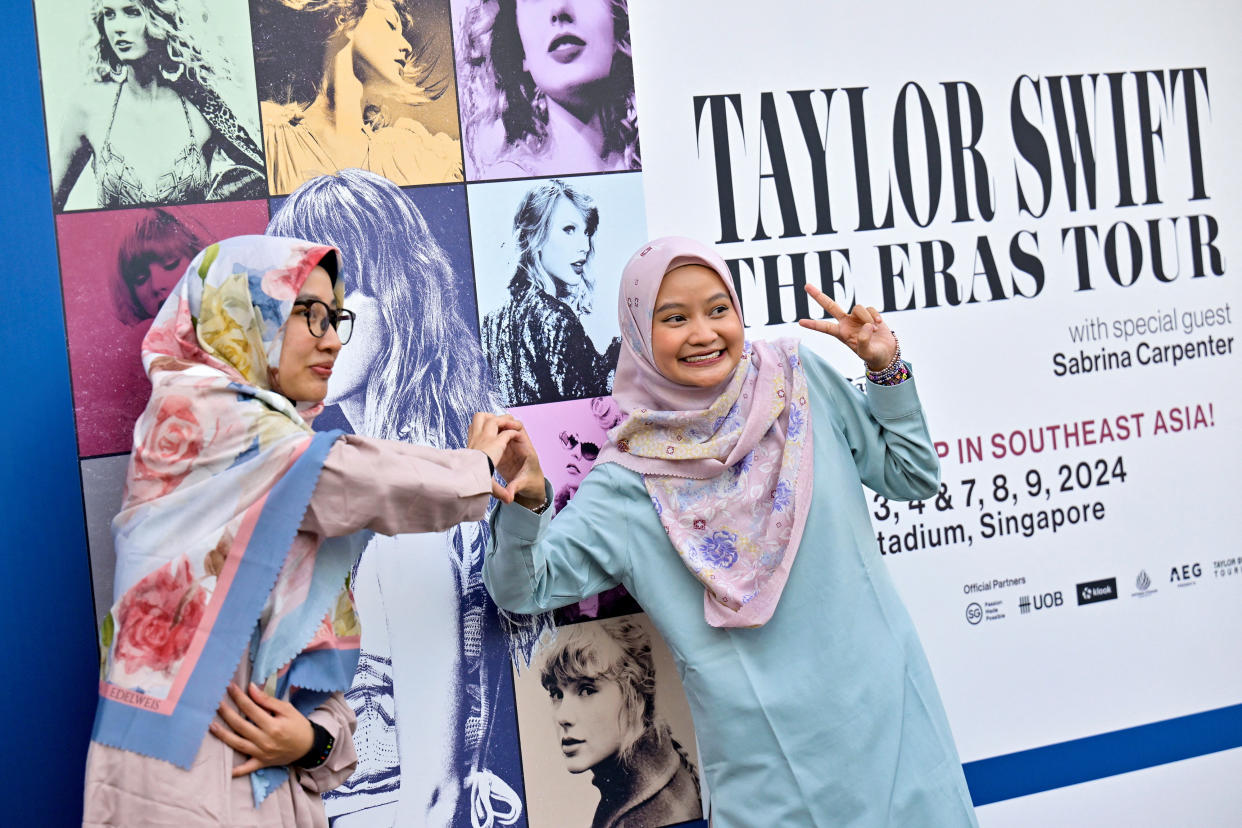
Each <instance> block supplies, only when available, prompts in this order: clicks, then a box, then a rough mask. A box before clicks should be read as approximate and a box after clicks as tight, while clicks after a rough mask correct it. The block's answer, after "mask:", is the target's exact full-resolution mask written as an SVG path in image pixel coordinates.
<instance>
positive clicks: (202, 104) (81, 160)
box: [35, 0, 267, 212]
mask: <svg viewBox="0 0 1242 828" xmlns="http://www.w3.org/2000/svg"><path fill="white" fill-rule="evenodd" d="M35 15H36V22H37V26H38V39H39V60H40V65H41V67H42V78H43V101H44V107H45V111H46V117H47V132H48V147H49V151H50V152H49V155H50V159H51V173H52V198H53V208H54V209H55V210H56V211H57V212H60V211H63V210H84V209H91V208H99V207H104V208H108V207H134V206H138V205H170V204H194V203H199V202H204V201H219V200H226V199H227V200H240V199H247V198H259V197H262V196H263V195H265V194H266V191H267V188H266V185H265V182H264V172H263V157H262V152H261V150H260V147H259V117H258V109H257V107H256V105H255V85H254V61H253V57H252V54H251V43H250V30H249V24H248V10H247V5H246V0H36V2H35Z"/></svg>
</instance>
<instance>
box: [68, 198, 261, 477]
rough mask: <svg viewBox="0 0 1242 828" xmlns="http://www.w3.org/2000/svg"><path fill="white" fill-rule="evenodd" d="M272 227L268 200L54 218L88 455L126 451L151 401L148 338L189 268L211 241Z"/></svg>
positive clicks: (77, 407) (83, 449)
mask: <svg viewBox="0 0 1242 828" xmlns="http://www.w3.org/2000/svg"><path fill="white" fill-rule="evenodd" d="M266 225H267V201H266V200H259V201H243V202H230V203H222V204H200V205H195V206H182V207H146V208H139V209H132V210H111V211H104V212H91V213H66V214H64V215H61V216H59V217H58V218H57V219H56V233H57V238H58V240H59V245H60V274H61V284H62V288H63V291H64V297H65V324H66V329H67V331H68V335H69V369H70V372H71V375H72V377H73V405H74V412H75V416H76V418H77V428H78V453H79V454H80V455H81V456H83V457H92V456H95V455H100V454H114V453H117V452H128V451H129V449H130V445H131V443H132V441H133V430H134V423H135V421H137V419H138V415H139V414H141V413H142V409H143V407H144V406H145V405H146V403H147V398H148V397H149V396H150V395H151V382H150V380H149V379H147V375H146V373H145V372H144V371H143V369H142V354H141V346H142V338H143V337H144V336H145V335H146V333H147V328H149V327H150V326H151V320H152V319H153V318H154V317H155V314H156V312H157V311H158V310H159V308H160V305H161V304H163V302H164V299H165V298H166V297H167V296H168V294H169V293H170V292H172V289H173V288H174V287H175V286H176V284H177V282H178V280H180V278H181V276H182V274H183V273H185V269H186V267H187V266H188V265H189V264H190V260H191V259H193V258H194V256H195V255H196V254H197V253H198V252H199V251H200V250H202V249H203V248H204V247H206V246H207V245H209V244H211V243H212V242H215V241H218V240H219V239H223V238H228V237H229V236H240V235H245V234H249V233H262V232H263V228H264V227H265V226H266Z"/></svg>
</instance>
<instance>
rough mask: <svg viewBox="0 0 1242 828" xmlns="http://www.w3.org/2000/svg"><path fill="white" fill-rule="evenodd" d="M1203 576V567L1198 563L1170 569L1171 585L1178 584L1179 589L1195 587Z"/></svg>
mask: <svg viewBox="0 0 1242 828" xmlns="http://www.w3.org/2000/svg"><path fill="white" fill-rule="evenodd" d="M1202 575H1203V567H1202V566H1200V565H1199V562H1198V561H1195V562H1194V563H1189V564H1181V565H1180V566H1174V567H1171V568H1170V569H1169V583H1171V584H1177V585H1178V586H1179V587H1185V586H1194V585H1195V583H1196V582H1197V581H1198V580H1199V578H1200V577H1201V576H1202Z"/></svg>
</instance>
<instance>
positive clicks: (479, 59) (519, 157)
mask: <svg viewBox="0 0 1242 828" xmlns="http://www.w3.org/2000/svg"><path fill="white" fill-rule="evenodd" d="M462 5H463V9H462V11H461V14H460V17H459V23H458V36H457V43H458V55H457V66H458V77H459V79H460V83H461V85H462V90H461V99H462V103H461V107H462V125H463V131H464V136H465V141H466V149H467V158H466V164H467V173H468V177H469V178H471V179H490V178H526V177H534V176H549V175H567V174H572V173H583V172H605V171H612V170H637V169H640V168H641V162H640V158H639V151H638V122H637V116H636V114H635V110H634V72H633V62H632V60H631V57H630V22H629V9H628V7H627V5H626V2H625V0H465V2H463V4H462Z"/></svg>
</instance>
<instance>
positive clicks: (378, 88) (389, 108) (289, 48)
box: [251, 0, 462, 195]
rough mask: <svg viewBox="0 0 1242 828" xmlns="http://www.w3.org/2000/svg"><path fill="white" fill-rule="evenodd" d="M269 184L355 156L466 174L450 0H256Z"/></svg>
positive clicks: (436, 173) (435, 179) (421, 177)
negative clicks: (456, 85)
mask: <svg viewBox="0 0 1242 828" xmlns="http://www.w3.org/2000/svg"><path fill="white" fill-rule="evenodd" d="M251 8H252V25H253V28H254V43H255V61H256V75H257V78H258V88H259V98H260V100H261V101H262V103H261V108H262V117H263V140H264V150H265V152H266V156H267V168H268V179H269V183H270V186H271V192H272V194H274V195H275V194H281V193H288V192H291V191H292V190H294V189H295V188H296V187H297V186H298V185H300V184H302V183H303V182H304V181H308V180H309V179H311V178H314V177H315V176H317V175H324V174H329V173H333V172H336V171H337V170H340V169H346V168H359V169H365V170H370V171H372V172H376V173H379V174H380V175H382V176H384V177H385V178H388V179H390V180H392V181H393V182H395V183H396V184H398V185H400V186H407V185H411V184H438V183H443V182H451V181H460V180H461V179H462V163H461V142H460V140H459V134H458V123H457V112H456V103H457V97H456V94H455V86H454V83H453V57H452V44H451V42H450V40H451V34H450V23H449V10H448V0H251Z"/></svg>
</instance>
